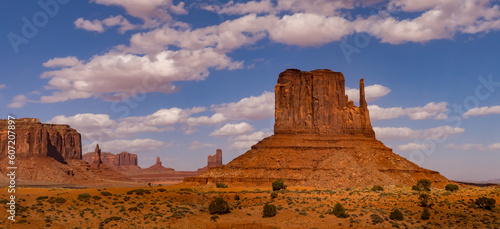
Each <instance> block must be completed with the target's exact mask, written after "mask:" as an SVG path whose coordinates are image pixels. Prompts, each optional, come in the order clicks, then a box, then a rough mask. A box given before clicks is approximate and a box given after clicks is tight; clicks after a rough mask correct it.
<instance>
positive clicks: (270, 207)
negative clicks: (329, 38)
mask: <svg viewBox="0 0 500 229" xmlns="http://www.w3.org/2000/svg"><path fill="white" fill-rule="evenodd" d="M276 214H278V211H277V210H276V206H275V205H274V204H267V203H266V204H265V205H264V208H263V209H262V217H263V218H268V217H273V216H275V215H276Z"/></svg>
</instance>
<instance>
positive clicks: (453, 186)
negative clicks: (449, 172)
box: [444, 184, 458, 192]
mask: <svg viewBox="0 0 500 229" xmlns="http://www.w3.org/2000/svg"><path fill="white" fill-rule="evenodd" d="M444 189H445V190H447V191H450V192H454V191H457V190H458V185H456V184H447V185H446V186H445V187H444Z"/></svg>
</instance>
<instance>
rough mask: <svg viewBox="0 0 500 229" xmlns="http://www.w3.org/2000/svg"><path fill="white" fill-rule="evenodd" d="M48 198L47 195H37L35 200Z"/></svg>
mask: <svg viewBox="0 0 500 229" xmlns="http://www.w3.org/2000/svg"><path fill="white" fill-rule="evenodd" d="M48 198H49V197H48V196H39V197H37V198H36V200H40V201H42V200H46V199H48Z"/></svg>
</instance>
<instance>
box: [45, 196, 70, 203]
mask: <svg viewBox="0 0 500 229" xmlns="http://www.w3.org/2000/svg"><path fill="white" fill-rule="evenodd" d="M47 202H49V203H51V204H54V203H58V204H63V203H66V199H64V198H62V197H50V199H48V200H47Z"/></svg>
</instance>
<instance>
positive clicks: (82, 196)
mask: <svg viewBox="0 0 500 229" xmlns="http://www.w3.org/2000/svg"><path fill="white" fill-rule="evenodd" d="M90 197H92V196H91V195H90V194H88V193H83V194H80V195H78V197H77V199H78V200H79V201H89V199H90Z"/></svg>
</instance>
